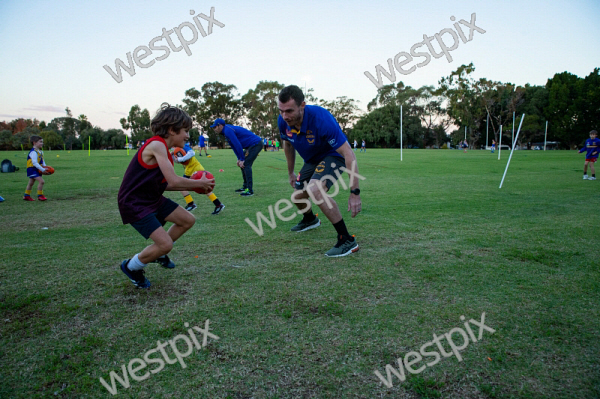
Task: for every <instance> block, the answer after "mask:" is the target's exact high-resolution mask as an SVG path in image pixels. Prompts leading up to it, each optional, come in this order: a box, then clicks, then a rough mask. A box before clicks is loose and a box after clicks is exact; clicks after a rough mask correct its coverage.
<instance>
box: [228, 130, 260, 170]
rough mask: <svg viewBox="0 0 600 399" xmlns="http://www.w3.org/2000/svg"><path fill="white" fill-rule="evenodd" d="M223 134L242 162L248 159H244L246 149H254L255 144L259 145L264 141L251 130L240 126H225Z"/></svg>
mask: <svg viewBox="0 0 600 399" xmlns="http://www.w3.org/2000/svg"><path fill="white" fill-rule="evenodd" d="M221 133H222V134H224V135H225V138H226V139H227V141H228V142H229V145H230V146H231V149H232V150H233V152H235V155H236V156H237V159H238V160H240V161H243V160H245V159H246V157H244V148H248V147H252V146H253V145H254V144H259V143H260V142H261V141H262V140H261V139H260V137H258V136H257V135H256V134H254V133H252V132H251V131H250V130H248V129H244V128H243V127H239V126H233V125H225V126H223V130H222V131H221Z"/></svg>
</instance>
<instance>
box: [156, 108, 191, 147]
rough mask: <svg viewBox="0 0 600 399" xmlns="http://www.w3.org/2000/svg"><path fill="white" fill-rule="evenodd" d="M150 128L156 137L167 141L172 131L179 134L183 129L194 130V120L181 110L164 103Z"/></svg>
mask: <svg viewBox="0 0 600 399" xmlns="http://www.w3.org/2000/svg"><path fill="white" fill-rule="evenodd" d="M150 128H151V129H152V133H154V134H155V135H156V136H160V137H162V138H163V139H166V138H167V137H168V136H169V130H170V129H173V130H174V131H175V132H179V130H180V129H182V128H183V129H185V130H190V129H191V128H192V118H190V116H189V115H188V114H187V112H185V111H184V110H182V109H181V108H177V107H173V106H171V105H169V104H168V103H162V105H161V106H160V109H159V110H158V111H156V116H155V117H154V118H152V122H151V123H150Z"/></svg>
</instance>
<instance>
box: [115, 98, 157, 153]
mask: <svg viewBox="0 0 600 399" xmlns="http://www.w3.org/2000/svg"><path fill="white" fill-rule="evenodd" d="M119 122H120V123H121V126H122V127H123V129H125V130H129V131H130V132H131V142H132V143H134V144H135V143H137V142H138V141H139V142H142V141H146V140H148V139H149V138H150V137H152V136H153V134H152V131H151V130H150V112H149V111H148V110H147V109H146V108H144V109H143V110H142V109H141V108H140V106H139V105H137V104H136V105H134V106H132V107H131V109H130V110H129V115H128V116H127V119H125V118H121V119H120V120H119Z"/></svg>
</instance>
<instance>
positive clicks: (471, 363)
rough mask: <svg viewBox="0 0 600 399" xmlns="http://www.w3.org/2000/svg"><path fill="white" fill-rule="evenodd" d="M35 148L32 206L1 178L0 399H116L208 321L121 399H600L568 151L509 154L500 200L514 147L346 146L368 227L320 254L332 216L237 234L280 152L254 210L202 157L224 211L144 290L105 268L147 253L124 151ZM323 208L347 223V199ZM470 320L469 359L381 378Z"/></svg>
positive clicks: (593, 289)
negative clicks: (119, 380) (116, 382)
mask: <svg viewBox="0 0 600 399" xmlns="http://www.w3.org/2000/svg"><path fill="white" fill-rule="evenodd" d="M45 154H46V159H47V163H48V164H49V165H52V166H54V167H55V168H56V173H55V174H54V175H53V176H48V177H47V178H46V182H47V184H46V188H45V190H44V191H45V194H46V196H47V197H48V198H49V199H50V200H49V201H47V202H45V203H42V202H37V201H36V202H33V203H25V202H24V201H22V200H21V196H22V193H23V190H24V189H25V185H26V183H27V179H26V177H25V171H24V169H25V168H24V160H25V155H24V154H23V153H22V152H6V153H2V155H0V157H1V158H3V159H4V158H9V159H11V160H12V161H13V163H15V164H17V165H18V166H20V167H21V170H20V171H19V172H17V173H14V174H1V175H0V195H1V196H3V197H4V198H5V199H6V202H4V203H2V204H0V222H1V226H2V234H1V239H0V243H1V245H2V249H3V256H2V258H1V259H0V312H1V316H2V317H1V323H0V359H1V363H2V367H1V368H0V397H2V398H5V397H6V398H46V397H61V398H98V397H110V396H111V395H110V394H109V393H108V391H107V390H106V389H105V388H104V387H103V386H102V385H101V384H100V382H99V377H103V378H104V379H108V375H109V372H110V371H112V370H115V371H118V370H119V369H120V367H121V365H122V364H126V365H127V363H128V362H129V360H131V359H133V358H141V357H143V355H144V353H146V352H147V351H148V350H150V349H151V348H153V347H155V346H156V343H157V340H160V341H165V340H168V339H172V338H173V337H175V336H176V335H177V334H183V333H185V332H186V330H187V329H186V328H185V327H184V323H186V322H187V323H189V324H190V325H191V326H201V327H202V326H203V324H204V321H205V320H206V319H210V324H211V328H212V332H213V333H214V334H216V335H218V336H219V337H220V339H219V340H209V344H208V346H207V347H206V348H204V349H202V350H200V351H195V352H194V354H193V355H192V356H190V357H188V358H187V359H186V364H187V368H185V369H182V368H181V367H180V366H179V365H178V364H173V365H166V366H165V368H164V369H163V370H162V371H161V372H160V373H157V374H154V375H151V377H150V378H148V379H147V380H145V381H140V382H137V381H130V382H131V387H130V388H129V389H123V388H122V387H120V386H119V391H118V392H119V393H118V396H119V397H130V398H388V397H389V398H392V397H393V398H396V397H406V398H511V397H514V398H593V397H598V396H600V362H599V361H598V353H600V343H599V341H598V336H600V331H599V330H600V318H599V309H600V303H599V302H600V301H599V298H600V278H599V277H600V275H599V274H600V273H599V271H598V254H599V251H598V247H599V245H598V244H599V240H598V238H597V234H598V232H597V226H598V225H599V223H600V216H599V214H598V212H597V210H596V208H597V205H598V193H599V187H598V184H600V183H597V182H589V181H583V180H581V174H582V173H581V169H582V164H583V158H582V157H581V156H580V155H578V154H576V153H575V152H570V151H564V152H559V151H546V152H539V151H517V152H515V154H514V156H513V159H512V164H511V167H510V169H509V171H508V175H507V178H506V180H505V182H504V187H503V188H502V189H501V190H500V189H498V185H499V183H500V179H501V177H502V173H503V172H504V166H505V165H506V160H507V159H508V152H506V153H504V152H503V154H502V158H503V159H502V160H501V161H498V160H497V157H496V156H495V155H491V154H489V152H484V151H470V152H469V153H467V154H463V153H462V152H461V151H453V150H406V151H404V160H403V161H402V162H400V157H399V152H398V150H369V151H368V152H367V153H358V152H357V158H358V161H359V168H360V173H361V174H362V175H364V176H365V177H366V178H367V180H365V181H364V182H362V183H361V190H362V194H361V197H362V200H363V212H362V213H361V214H360V215H359V216H358V217H357V218H355V219H351V218H350V217H349V216H345V220H346V223H347V225H348V227H349V230H350V232H351V233H352V234H355V235H356V237H357V240H358V242H359V244H360V245H361V250H360V252H358V253H357V254H355V255H353V256H349V257H345V258H341V259H328V258H326V257H324V256H323V254H324V252H325V251H327V250H328V249H329V248H330V247H331V246H332V245H333V244H334V243H335V231H334V230H333V228H332V226H331V225H330V224H329V223H327V222H325V223H324V224H323V226H322V227H320V228H319V229H315V230H312V231H309V232H305V233H300V234H294V233H291V232H290V231H289V229H290V228H291V227H292V226H293V225H294V224H295V223H296V222H297V221H298V219H296V220H293V221H290V222H281V221H277V228H276V229H273V230H272V229H270V228H269V227H267V226H264V228H265V234H264V236H262V237H259V236H258V235H257V234H256V233H255V232H254V231H253V230H252V229H251V228H250V227H249V226H248V224H247V223H246V222H244V219H245V218H246V217H248V218H250V219H252V220H254V221H255V220H256V212H259V211H260V212H262V213H263V214H265V213H267V207H268V206H269V205H274V204H275V202H277V201H278V200H279V199H284V198H289V196H290V194H291V187H289V185H288V182H287V174H286V163H285V156H284V154H283V152H282V151H280V152H274V153H271V152H269V153H262V154H261V156H260V157H259V158H258V159H257V161H256V163H255V166H254V170H255V196H254V197H251V198H242V197H239V196H238V195H236V194H234V193H233V190H234V189H236V188H238V187H239V186H240V183H241V176H240V172H239V169H238V168H237V167H236V166H235V158H234V155H233V153H232V152H231V151H228V150H221V151H213V152H212V154H211V155H213V157H212V158H211V159H207V158H205V157H201V158H198V159H199V160H200V162H202V164H203V165H204V167H205V168H206V169H207V170H209V171H211V172H213V173H215V175H216V177H217V186H216V190H215V193H216V194H217V195H218V196H219V198H220V199H221V200H222V202H223V203H224V204H225V205H226V209H225V210H224V211H223V212H222V214H221V215H219V216H216V217H215V216H211V215H210V212H211V211H212V209H213V207H212V204H210V203H209V201H208V200H207V199H205V198H201V196H199V195H195V196H194V198H195V200H196V202H197V203H198V205H199V208H198V209H196V210H195V211H194V214H195V215H196V218H197V222H196V225H195V226H194V227H193V229H192V230H191V231H190V232H188V233H187V234H186V235H184V236H183V237H182V238H181V239H180V240H178V242H177V243H176V245H175V248H174V250H173V252H172V258H173V259H174V261H175V262H176V263H177V268H175V269H174V270H165V269H162V268H160V267H159V266H158V265H155V264H152V265H150V266H149V267H148V269H147V273H146V276H147V277H148V278H149V279H150V281H151V282H152V287H151V289H149V290H145V291H141V290H136V289H135V288H134V287H133V285H132V284H131V283H130V282H129V281H128V280H127V279H126V278H125V276H124V275H122V273H121V272H120V270H119V264H120V262H121V261H122V260H123V259H126V258H129V257H131V256H132V255H133V254H135V253H137V252H139V251H140V250H141V249H142V248H143V247H144V246H145V245H146V244H147V243H146V242H145V241H144V240H143V238H142V237H141V236H140V235H139V234H138V233H137V232H136V231H135V230H134V229H133V228H131V227H130V226H123V225H122V224H121V221H120V217H119V213H118V209H117V204H116V196H117V192H118V189H119V186H120V183H121V179H122V176H123V174H124V172H125V169H126V167H127V164H128V162H129V160H130V158H131V156H132V155H130V156H127V155H126V153H125V151H95V152H92V155H91V157H88V156H87V152H83V151H79V152H75V151H72V152H70V153H68V152H64V151H58V152H56V151H52V152H50V151H47V152H46V153H45ZM56 155H60V157H59V158H57V157H56ZM299 165H300V161H299V160H298V166H299ZM176 168H177V172H178V173H179V174H181V173H182V169H181V168H180V167H179V166H176ZM219 169H224V172H218V170H219ZM167 196H168V197H170V198H172V199H174V200H176V201H178V202H179V203H183V199H182V198H181V195H180V194H179V193H167ZM336 200H337V202H338V204H340V207H341V208H342V210H343V214H344V215H348V214H347V213H346V211H345V209H346V207H347V205H346V203H347V200H348V193H346V192H344V193H340V194H339V195H338V196H337V197H336ZM313 209H314V210H315V211H317V207H313ZM44 227H47V229H42V228H44ZM483 312H485V314H486V325H488V326H490V327H492V328H493V329H495V330H496V332H495V333H494V334H489V333H487V332H486V333H484V335H483V339H482V340H480V341H479V342H477V343H471V344H469V346H468V347H467V348H466V349H465V350H464V351H463V352H462V357H463V361H462V362H458V361H457V359H456V358H455V357H449V358H443V359H442V360H441V361H440V362H439V363H438V364H436V365H433V366H431V367H427V368H426V369H425V370H424V371H423V372H422V373H420V374H418V375H408V377H407V380H406V381H404V382H400V381H399V380H397V379H396V378H395V377H394V380H393V387H392V388H387V387H385V386H384V385H383V384H382V383H381V382H380V381H379V379H378V378H377V377H376V376H375V374H374V371H375V370H379V371H380V372H381V373H382V374H384V375H385V365H386V364H393V365H394V366H397V363H396V359H397V358H398V357H404V355H405V354H406V353H407V352H410V351H418V350H419V348H420V347H421V345H423V344H425V343H426V342H428V341H430V340H431V339H432V334H433V333H435V334H437V335H441V334H443V333H446V332H448V331H450V330H451V329H452V328H454V327H461V326H462V324H463V322H462V321H460V319H459V317H460V316H461V315H464V316H465V317H466V318H467V319H470V318H473V319H475V320H477V321H479V319H480V317H481V314H482V313H483ZM476 333H477V331H476ZM458 341H459V342H460V339H458ZM140 374H141V373H140Z"/></svg>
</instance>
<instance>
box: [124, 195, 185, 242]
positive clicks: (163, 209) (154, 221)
mask: <svg viewBox="0 0 600 399" xmlns="http://www.w3.org/2000/svg"><path fill="white" fill-rule="evenodd" d="M178 206H179V205H177V203H176V202H174V201H172V200H170V199H168V198H165V200H164V201H163V203H162V205H161V206H160V208H158V211H157V212H152V213H150V214H148V215H146V216H144V217H143V218H141V219H140V220H138V221H137V222H133V223H131V225H132V226H133V228H134V229H136V230H137V231H138V233H140V234H141V235H142V236H144V238H145V239H146V240H147V239H148V238H150V235H151V234H152V233H154V231H155V230H156V229H158V228H159V227H162V226H164V225H165V223H167V221H166V220H165V218H166V217H167V216H169V215H170V214H171V213H173V211H175V209H177V207H178Z"/></svg>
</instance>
